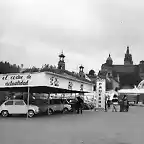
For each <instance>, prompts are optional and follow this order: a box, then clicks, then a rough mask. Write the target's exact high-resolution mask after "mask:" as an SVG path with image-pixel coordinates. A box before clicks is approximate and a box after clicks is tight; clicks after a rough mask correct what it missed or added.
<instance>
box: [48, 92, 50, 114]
mask: <svg viewBox="0 0 144 144" xmlns="http://www.w3.org/2000/svg"><path fill="white" fill-rule="evenodd" d="M49 105H50V93H48V115H49Z"/></svg>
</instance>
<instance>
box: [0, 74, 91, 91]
mask: <svg viewBox="0 0 144 144" xmlns="http://www.w3.org/2000/svg"><path fill="white" fill-rule="evenodd" d="M27 86H30V87H35V86H47V87H55V88H60V89H66V90H74V91H79V92H80V91H81V92H92V91H93V84H92V83H88V82H84V81H80V80H75V79H71V78H67V77H64V76H61V75H57V74H54V73H44V72H43V73H33V74H30V73H19V74H7V75H0V87H1V88H4V87H27Z"/></svg>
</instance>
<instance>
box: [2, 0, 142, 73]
mask: <svg viewBox="0 0 144 144" xmlns="http://www.w3.org/2000/svg"><path fill="white" fill-rule="evenodd" d="M127 45H129V46H130V52H131V53H132V56H133V61H134V63H136V64H138V63H139V61H140V60H142V59H144V2H143V0H0V60H3V61H5V60H7V61H9V62H10V63H12V64H13V63H16V64H24V66H25V67H27V66H32V65H35V66H38V67H39V66H41V65H42V64H45V63H47V64H52V65H57V62H58V55H59V54H60V53H61V51H62V50H63V51H64V54H65V55H66V59H65V61H66V69H68V70H70V71H78V67H79V65H80V64H83V66H84V67H85V72H88V71H89V70H90V69H94V70H95V71H96V72H98V70H99V69H100V66H101V64H102V63H104V62H105V60H106V58H107V57H108V55H109V53H110V54H111V56H112V58H113V61H114V63H115V64H123V63H124V60H123V59H124V54H125V51H126V47H127Z"/></svg>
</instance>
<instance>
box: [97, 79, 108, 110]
mask: <svg viewBox="0 0 144 144" xmlns="http://www.w3.org/2000/svg"><path fill="white" fill-rule="evenodd" d="M96 90H97V102H96V108H104V109H105V92H106V84H105V79H98V80H97V89H96Z"/></svg>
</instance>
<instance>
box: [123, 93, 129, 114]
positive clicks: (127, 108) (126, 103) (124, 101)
mask: <svg viewBox="0 0 144 144" xmlns="http://www.w3.org/2000/svg"><path fill="white" fill-rule="evenodd" d="M128 110H129V102H128V99H127V96H126V95H124V97H123V111H126V112H128Z"/></svg>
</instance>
